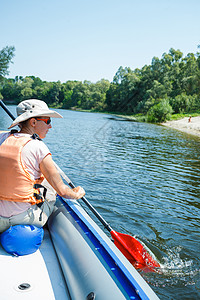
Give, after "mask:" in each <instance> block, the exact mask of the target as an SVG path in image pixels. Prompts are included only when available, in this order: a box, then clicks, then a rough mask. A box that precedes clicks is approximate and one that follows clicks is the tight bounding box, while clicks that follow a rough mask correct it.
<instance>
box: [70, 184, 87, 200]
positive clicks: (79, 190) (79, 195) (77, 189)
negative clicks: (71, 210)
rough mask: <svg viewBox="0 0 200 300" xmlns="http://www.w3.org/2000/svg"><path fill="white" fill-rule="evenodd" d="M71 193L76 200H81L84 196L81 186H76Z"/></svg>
mask: <svg viewBox="0 0 200 300" xmlns="http://www.w3.org/2000/svg"><path fill="white" fill-rule="evenodd" d="M72 191H73V192H74V193H75V194H76V198H75V199H76V200H78V199H81V198H82V197H83V196H85V191H84V189H83V188H82V187H81V186H77V187H75V188H74V189H72Z"/></svg>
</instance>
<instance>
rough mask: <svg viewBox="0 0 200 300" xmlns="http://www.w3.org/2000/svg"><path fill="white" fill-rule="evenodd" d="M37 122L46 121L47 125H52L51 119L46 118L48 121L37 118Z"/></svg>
mask: <svg viewBox="0 0 200 300" xmlns="http://www.w3.org/2000/svg"><path fill="white" fill-rule="evenodd" d="M35 119H36V120H37V121H44V122H45V123H46V124H47V125H49V124H50V123H51V119H50V118H48V119H47V118H46V119H43V118H35Z"/></svg>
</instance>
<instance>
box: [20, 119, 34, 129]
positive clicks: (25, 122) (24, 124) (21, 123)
mask: <svg viewBox="0 0 200 300" xmlns="http://www.w3.org/2000/svg"><path fill="white" fill-rule="evenodd" d="M30 119H32V118H29V119H28V120H25V121H22V122H20V123H19V126H20V128H23V127H27V126H28V122H29V120H30Z"/></svg>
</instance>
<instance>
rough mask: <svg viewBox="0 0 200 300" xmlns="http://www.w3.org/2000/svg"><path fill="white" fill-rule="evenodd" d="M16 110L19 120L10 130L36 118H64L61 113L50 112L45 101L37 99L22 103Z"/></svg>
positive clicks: (17, 119)
mask: <svg viewBox="0 0 200 300" xmlns="http://www.w3.org/2000/svg"><path fill="white" fill-rule="evenodd" d="M16 110H17V118H16V119H15V120H14V121H13V123H12V124H11V125H10V127H9V128H8V129H10V128H12V127H14V126H16V125H18V124H19V123H21V122H23V121H26V120H28V119H30V118H34V117H51V118H62V116H61V115H60V114H59V113H57V112H56V111H54V110H50V109H49V108H48V106H47V104H46V103H45V102H44V101H42V100H37V99H28V100H24V101H22V102H20V103H19V104H18V106H17V108H16Z"/></svg>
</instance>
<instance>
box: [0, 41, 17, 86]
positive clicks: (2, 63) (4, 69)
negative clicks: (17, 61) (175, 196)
mask: <svg viewBox="0 0 200 300" xmlns="http://www.w3.org/2000/svg"><path fill="white" fill-rule="evenodd" d="M14 52H15V47H14V46H10V47H8V46H6V47H4V48H3V49H2V50H1V51H0V80H2V79H3V76H5V75H8V74H9V72H8V68H9V63H10V62H12V61H11V60H12V58H13V57H14Z"/></svg>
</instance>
